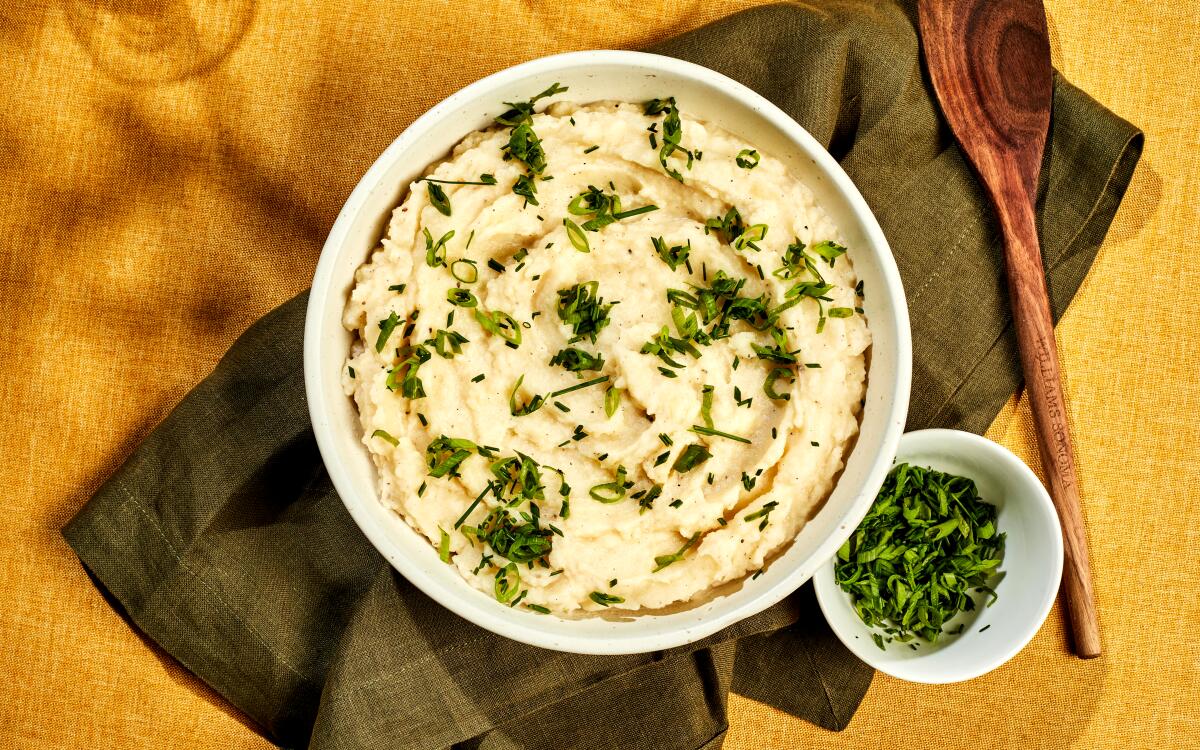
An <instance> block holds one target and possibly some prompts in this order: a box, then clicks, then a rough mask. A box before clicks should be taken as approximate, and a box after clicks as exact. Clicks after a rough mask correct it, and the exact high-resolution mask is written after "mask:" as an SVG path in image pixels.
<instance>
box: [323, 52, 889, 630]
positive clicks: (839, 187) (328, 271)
mask: <svg viewBox="0 0 1200 750" xmlns="http://www.w3.org/2000/svg"><path fill="white" fill-rule="evenodd" d="M581 64H591V65H605V66H631V67H633V66H636V67H639V68H642V69H645V68H654V69H658V70H659V71H662V72H664V73H668V74H673V75H677V76H679V77H681V78H689V79H693V80H696V81H698V82H699V83H701V84H705V85H708V86H713V87H720V88H722V89H724V90H725V91H727V92H728V93H729V95H730V96H731V97H732V98H734V99H736V100H738V101H740V102H741V103H742V104H743V105H744V106H746V107H749V108H750V109H752V110H754V111H755V112H756V113H757V114H758V115H759V116H761V117H762V118H763V119H764V120H766V121H767V122H768V124H769V125H771V126H772V127H774V128H776V129H778V130H779V131H780V132H781V133H783V134H784V135H785V136H787V138H788V139H790V140H791V141H793V142H794V143H796V145H797V148H798V149H800V150H801V151H803V152H804V153H805V155H806V156H808V157H809V158H810V159H811V160H812V161H813V163H814V168H815V169H816V170H818V171H820V172H821V173H822V174H824V175H825V176H826V177H827V178H828V179H829V180H830V181H831V183H832V184H833V187H834V189H835V191H836V192H838V193H839V194H840V195H841V196H842V197H843V198H844V200H845V201H846V203H847V205H848V206H849V209H850V211H851V213H852V214H853V215H854V216H855V218H856V220H857V221H858V222H859V223H860V224H861V227H862V230H863V233H864V235H865V237H866V239H867V241H868V243H869V244H870V245H871V246H872V247H873V248H874V251H875V253H876V254H877V255H878V259H877V260H878V268H879V272H880V275H881V276H882V277H883V278H884V279H885V281H886V286H887V287H888V289H889V293H890V294H891V296H892V298H893V300H894V308H895V309H894V315H893V316H892V320H891V321H890V325H891V326H892V327H894V329H895V330H894V331H893V332H892V333H893V334H894V335H895V338H896V341H895V349H896V363H895V364H896V372H895V373H894V374H893V377H889V378H888V380H893V378H894V381H893V382H894V383H895V394H894V398H893V399H892V401H891V404H890V406H888V407H886V408H887V412H886V414H885V415H884V417H883V420H884V426H883V427H882V430H881V433H882V434H881V439H880V442H879V444H878V456H877V457H875V458H874V459H873V461H874V463H872V464H870V466H869V468H868V470H867V471H866V474H865V476H866V485H867V486H872V483H873V486H878V485H879V484H881V483H882V482H883V478H884V476H886V473H887V471H888V470H889V468H890V466H891V461H890V459H891V456H893V455H894V454H895V451H896V448H897V446H898V444H899V441H900V437H901V434H902V433H903V430H904V422H905V417H906V415H907V411H908V402H909V397H910V389H911V380H912V332H911V327H910V322H909V315H908V307H907V300H906V296H905V293H904V287H903V284H902V281H901V278H900V272H899V269H898V268H897V266H896V261H895V256H894V255H893V253H892V251H891V246H890V245H889V244H888V241H887V238H886V237H885V236H884V234H883V230H882V228H881V227H880V226H879V222H878V220H877V218H876V217H875V214H874V212H872V210H871V209H870V207H869V206H868V205H867V202H866V200H865V199H864V198H863V196H862V194H861V193H860V192H859V190H858V188H857V187H856V186H855V185H854V183H853V182H852V181H851V180H850V177H849V176H848V175H847V174H846V173H845V171H844V170H843V169H842V168H841V166H840V165H839V164H838V163H837V161H836V160H835V159H834V158H833V156H832V155H830V154H829V152H828V151H827V150H826V149H825V148H824V146H822V145H821V144H820V142H819V141H817V140H816V138H814V137H813V136H812V135H811V134H810V133H809V132H808V131H807V130H805V129H804V128H803V127H802V126H801V125H800V124H799V123H797V122H796V121H795V120H794V119H792V118H791V117H790V116H789V115H787V114H786V113H785V112H783V110H781V109H780V108H779V107H777V106H776V105H775V104H773V103H771V102H770V101H769V100H767V99H766V98H765V97H763V96H762V95H760V94H758V93H757V92H755V91H753V90H752V89H750V88H748V87H746V86H744V85H743V84H741V83H738V82H737V81H735V80H733V79H731V78H729V77H727V76H725V75H723V74H721V73H718V72H716V71H714V70H711V69H709V68H706V67H704V66H701V65H697V64H695V63H691V62H687V61H684V60H680V59H676V58H673V57H666V56H663V55H656V54H652V53H646V52H633V51H627V50H584V51H576V52H565V53H560V54H555V55H549V56H546V57H541V58H537V59H533V60H530V61H527V62H524V63H520V64H518V65H514V66H512V67H509V68H505V69H503V70H500V71H498V72H495V73H493V74H491V75H489V76H486V77H484V78H481V79H479V80H478V81H475V82H474V83H471V84H469V85H467V86H465V87H463V88H462V89H459V90H458V91H456V92H454V93H453V94H451V95H450V96H448V97H446V98H445V99H443V100H442V101H441V102H439V103H438V104H436V105H434V106H433V107H432V108H430V109H429V110H428V111H427V112H425V113H424V114H423V115H421V116H420V117H418V118H417V119H416V120H414V121H413V122H412V123H411V124H410V125H409V126H408V127H407V128H405V129H404V131H403V132H402V133H401V134H400V135H399V136H398V137H397V138H396V139H395V140H394V141H392V143H391V144H389V145H388V147H387V148H386V149H384V151H383V152H382V153H381V154H380V155H379V157H378V158H376V160H375V161H374V162H373V163H372V165H371V166H370V168H368V169H367V171H366V172H365V173H364V174H363V176H362V178H361V179H360V180H359V181H358V183H357V184H356V185H355V187H354V189H353V191H352V192H351V193H350V196H349V197H348V198H347V200H346V203H345V204H344V205H343V207H342V209H341V210H340V211H339V212H338V215H337V219H336V220H335V222H334V224H333V227H332V228H331V229H330V232H329V235H328V237H327V239H326V241H325V244H324V245H323V246H322V249H321V254H320V257H319V259H318V262H317V267H316V271H315V273H314V277H313V283H312V288H311V290H310V296H309V301H308V308H307V311H306V316H305V331H304V363H303V364H304V383H305V391H306V395H307V402H308V408H309V414H310V416H311V419H312V426H313V432H314V435H315V437H316V441H317V445H318V448H319V450H320V452H321V455H322V458H323V461H324V464H325V467H326V471H327V472H328V474H329V477H330V480H331V481H332V483H333V486H334V489H335V490H336V491H337V493H338V495H339V497H340V498H341V499H342V502H343V504H344V505H345V506H346V509H347V510H348V511H349V513H350V515H351V517H352V518H353V519H354V521H355V523H356V524H357V525H358V526H359V528H360V529H361V530H362V532H363V534H364V535H365V536H366V537H367V538H368V540H369V541H370V542H371V544H372V545H373V546H374V547H375V548H376V549H377V550H378V551H379V552H380V553H381V554H382V555H383V557H384V558H385V559H386V560H387V561H388V562H389V564H391V565H392V566H393V567H394V568H395V569H396V570H397V571H399V572H400V574H401V575H403V576H404V577H405V578H406V579H407V580H408V581H409V582H411V583H412V584H413V585H414V586H416V587H417V588H418V589H419V590H421V591H422V592H423V593H424V594H426V595H427V596H429V597H430V598H431V599H433V600H434V601H436V602H437V603H438V604H440V605H441V606H443V607H446V608H447V609H449V610H450V611H452V612H453V613H455V614H456V615H459V616H460V617H462V618H464V619H466V620H468V621H470V622H472V623H474V624H476V625H478V626H480V627H483V628H485V629H487V630H490V631H492V632H494V633H497V634H499V635H502V636H505V637H507V638H511V639H513V640H516V641H520V642H523V643H527V644H530V645H534V646H539V647H542V648H548V649H553V650H559V651H567V652H573V653H582V654H632V653H644V652H648V651H656V650H661V649H666V648H672V647H676V646H681V645H684V644H687V643H691V642H694V641H696V640H699V639H700V638H703V637H705V636H708V635H711V634H713V633H715V632H717V631H719V630H721V629H722V628H725V627H727V626H729V625H732V624H734V623H736V622H739V621H741V620H743V619H745V618H747V617H750V616H752V615H754V614H757V613H758V612H761V611H762V610H764V609H766V608H768V607H770V606H771V605H773V604H775V603H777V602H779V601H780V600H782V599H783V598H784V597H786V596H787V595H788V594H790V593H792V592H793V591H795V590H796V589H797V588H799V587H800V586H801V585H802V584H803V583H804V582H806V581H807V580H809V579H810V578H811V577H812V575H813V573H814V572H815V571H816V570H817V569H818V568H819V567H820V565H821V564H822V563H823V562H824V561H825V560H826V559H827V558H828V557H829V556H831V555H832V554H833V553H834V552H835V551H836V550H837V548H838V547H839V546H841V544H842V542H843V541H844V540H845V538H846V537H847V536H849V534H850V533H852V531H853V529H854V528H855V527H856V526H857V525H858V523H859V522H860V521H861V520H862V518H863V516H864V515H865V514H866V512H867V510H868V509H869V507H870V504H871V502H872V501H873V499H874V493H867V492H861V493H859V496H858V497H856V498H854V499H853V501H852V502H851V503H849V504H848V505H847V507H846V509H845V511H844V512H843V514H842V516H841V517H840V518H839V519H837V523H836V524H834V529H835V531H834V533H832V534H830V535H829V536H828V537H827V538H826V539H825V540H824V541H822V542H820V543H819V544H817V545H816V548H815V549H814V551H813V553H812V554H811V555H810V556H809V558H808V559H807V560H806V561H805V562H804V563H803V564H801V565H797V566H796V568H795V569H794V570H791V571H789V572H788V574H787V575H786V576H785V577H784V578H782V579H780V580H779V581H777V582H775V583H774V584H772V585H771V586H769V587H764V588H763V589H762V591H760V592H758V593H757V594H755V595H753V596H750V597H747V598H746V599H745V600H744V601H743V602H741V603H740V604H738V605H737V606H733V607H729V608H727V609H725V610H723V611H721V612H717V613H713V616H711V617H709V618H707V619H705V620H703V621H701V622H700V623H699V624H695V623H692V624H681V625H680V626H679V627H677V628H673V629H665V628H664V629H662V630H660V631H658V632H649V633H636V632H632V629H631V632H629V633H627V634H622V635H621V636H620V637H605V638H600V637H595V636H594V635H579V634H573V633H568V632H559V633H556V634H554V635H553V636H548V634H547V633H546V632H545V631H544V630H542V629H539V628H534V627H528V626H526V625H524V624H523V623H522V622H520V620H521V619H522V618H513V619H511V620H510V619H506V618H504V617H499V616H496V613H495V612H492V611H491V610H490V609H484V608H483V607H482V606H479V605H487V604H491V602H487V601H485V600H484V599H483V598H482V597H480V598H479V602H478V603H476V602H474V601H473V600H468V599H466V598H465V597H464V598H462V599H460V598H454V597H450V596H444V595H443V594H444V593H445V592H444V591H443V587H442V586H441V584H439V583H437V582H435V581H432V580H428V579H426V577H425V575H424V574H423V573H422V571H421V570H420V566H419V565H418V564H417V563H415V562H414V561H412V560H411V559H409V558H408V557H407V556H406V555H405V554H404V553H403V552H402V551H400V550H399V549H398V548H397V547H396V545H394V544H392V542H391V540H389V539H388V538H387V536H386V534H385V533H384V531H383V530H382V529H381V528H378V527H377V526H376V523H375V521H374V519H372V518H371V517H370V516H369V515H368V512H367V510H366V509H365V507H363V505H362V502H363V498H361V497H358V495H359V493H357V491H356V490H355V487H354V483H353V482H352V481H351V479H350V477H349V476H348V472H347V470H346V469H345V467H344V466H342V465H341V464H340V463H339V462H338V461H336V460H334V461H330V460H328V459H326V457H337V456H338V454H339V449H338V446H337V443H338V440H339V438H338V435H337V434H336V432H337V430H336V429H335V428H334V427H333V426H332V424H331V418H330V414H331V413H332V412H331V409H330V402H329V401H328V400H327V399H326V397H325V395H326V394H325V389H324V388H323V384H324V380H325V378H324V376H323V374H322V367H321V360H322V346H323V343H324V342H323V340H322V339H323V337H322V336H321V325H322V316H323V314H324V312H325V305H326V304H327V300H328V298H329V297H330V293H331V287H332V280H333V275H334V271H335V266H336V260H337V257H338V256H339V254H340V252H341V248H342V247H343V246H344V245H345V243H346V241H347V239H348V237H349V233H350V230H351V227H352V225H353V223H354V221H355V218H356V217H357V216H358V214H359V213H360V212H361V211H362V209H363V206H364V204H365V203H366V202H367V199H368V197H369V196H370V195H371V194H372V192H373V191H374V190H375V189H377V187H378V186H379V185H380V184H381V183H382V179H383V177H384V176H385V175H386V172H387V170H388V169H390V168H391V165H392V164H393V163H394V162H395V161H397V159H398V157H399V156H400V155H402V154H403V152H404V151H405V150H406V149H407V148H409V147H410V145H411V144H412V142H413V141H415V140H417V138H418V137H419V135H420V134H422V133H424V132H426V131H428V130H429V129H431V128H433V127H436V126H437V125H438V124H439V123H441V122H443V121H444V120H445V119H446V118H447V116H448V115H451V114H453V113H454V112H455V111H456V110H457V109H458V108H459V107H460V106H461V105H462V104H465V103H468V102H471V101H473V100H475V99H476V98H478V97H479V96H480V95H481V94H484V93H486V92H488V91H491V90H493V89H497V88H500V87H502V86H505V85H507V84H510V83H513V82H515V81H517V80H519V79H521V78H524V77H527V76H531V75H536V74H540V73H545V72H552V71H554V70H556V69H560V68H574V67H578V66H580V65H581ZM368 499H369V500H370V501H373V502H376V503H377V502H378V498H374V497H372V498H368ZM464 584H465V582H464ZM633 618H634V621H635V622H636V615H633ZM564 621H566V620H564Z"/></svg>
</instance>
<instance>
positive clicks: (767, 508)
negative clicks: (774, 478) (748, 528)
mask: <svg viewBox="0 0 1200 750" xmlns="http://www.w3.org/2000/svg"><path fill="white" fill-rule="evenodd" d="M777 507H779V502H778V501H777V500H772V501H771V502H769V503H767V504H765V505H763V507H761V508H759V509H758V510H756V511H754V512H753V513H748V514H746V517H745V518H744V519H743V520H745V521H757V520H758V519H760V518H761V519H762V522H761V523H759V524H758V530H759V531H762V530H763V529H765V528H767V524H768V523H770V521H771V511H773V510H775V509H776V508H777Z"/></svg>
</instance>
